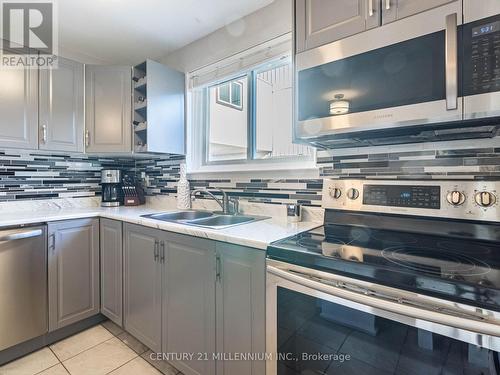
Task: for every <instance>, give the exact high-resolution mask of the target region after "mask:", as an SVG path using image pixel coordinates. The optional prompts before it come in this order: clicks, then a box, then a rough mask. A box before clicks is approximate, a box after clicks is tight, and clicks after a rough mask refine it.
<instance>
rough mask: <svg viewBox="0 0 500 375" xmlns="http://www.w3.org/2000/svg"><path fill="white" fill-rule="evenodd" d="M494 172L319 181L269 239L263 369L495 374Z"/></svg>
mask: <svg viewBox="0 0 500 375" xmlns="http://www.w3.org/2000/svg"><path fill="white" fill-rule="evenodd" d="M499 200H500V183H497V182H488V181H484V182H483V181H481V182H478V181H465V182H456V181H455V182H453V181H450V182H441V181H439V182H438V181H423V182H414V181H380V180H377V181H368V180H365V181H359V180H340V181H339V180H337V181H333V180H326V181H325V183H324V189H323V207H324V208H325V209H326V210H325V220H324V225H323V226H322V227H319V228H317V229H314V230H311V231H308V232H305V233H302V234H299V235H296V236H293V237H290V238H287V239H284V240H281V241H278V242H275V243H273V244H271V245H270V246H269V247H268V250H267V254H268V261H267V352H268V353H276V355H275V356H273V357H272V358H270V359H269V361H268V363H267V375H274V374H280V375H284V374H405V375H406V374H485V375H486V374H500V363H499V354H498V352H499V351H500V223H499V221H500V209H499Z"/></svg>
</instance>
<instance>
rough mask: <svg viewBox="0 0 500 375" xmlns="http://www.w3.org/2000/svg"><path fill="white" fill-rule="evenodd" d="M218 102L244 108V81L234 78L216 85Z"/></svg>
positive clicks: (240, 108) (239, 108)
mask: <svg viewBox="0 0 500 375" xmlns="http://www.w3.org/2000/svg"><path fill="white" fill-rule="evenodd" d="M216 90H217V100H216V101H217V104H221V105H225V106H228V107H231V108H235V109H238V110H240V111H242V110H243V102H242V100H241V99H242V93H243V82H242V81H241V80H233V81H229V82H225V83H221V84H220V85H218V86H217V87H216Z"/></svg>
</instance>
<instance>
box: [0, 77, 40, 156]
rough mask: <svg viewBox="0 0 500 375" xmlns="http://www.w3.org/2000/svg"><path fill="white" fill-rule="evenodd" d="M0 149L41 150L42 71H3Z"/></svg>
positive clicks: (0, 92)
mask: <svg viewBox="0 0 500 375" xmlns="http://www.w3.org/2000/svg"><path fill="white" fill-rule="evenodd" d="M0 114H1V116H0V147H2V148H25V149H32V150H35V149H38V71H37V70H36V69H25V70H17V69H0Z"/></svg>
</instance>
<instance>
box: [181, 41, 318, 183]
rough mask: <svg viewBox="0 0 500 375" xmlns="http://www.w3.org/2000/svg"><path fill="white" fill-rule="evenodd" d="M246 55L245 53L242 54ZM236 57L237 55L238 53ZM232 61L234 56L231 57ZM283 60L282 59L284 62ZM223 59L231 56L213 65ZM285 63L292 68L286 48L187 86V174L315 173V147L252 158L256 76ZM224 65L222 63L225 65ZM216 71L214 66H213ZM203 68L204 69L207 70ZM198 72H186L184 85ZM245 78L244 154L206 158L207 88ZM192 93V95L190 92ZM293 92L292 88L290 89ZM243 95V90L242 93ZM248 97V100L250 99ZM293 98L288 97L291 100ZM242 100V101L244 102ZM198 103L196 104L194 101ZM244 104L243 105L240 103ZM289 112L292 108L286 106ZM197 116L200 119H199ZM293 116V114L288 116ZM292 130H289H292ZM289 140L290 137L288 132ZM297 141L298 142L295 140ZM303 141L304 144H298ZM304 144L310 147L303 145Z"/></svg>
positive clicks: (207, 147)
mask: <svg viewBox="0 0 500 375" xmlns="http://www.w3.org/2000/svg"><path fill="white" fill-rule="evenodd" d="M255 49H257V50H260V51H264V49H263V47H262V46H259V47H256V48H255ZM245 54H246V53H245ZM238 56H239V55H238ZM232 59H233V61H234V59H235V57H233V58H232ZM285 60H286V61H285ZM226 61H229V63H228V64H227V65H230V64H231V58H227V59H225V60H222V61H219V62H218V63H217V64H220V65H221V66H225V65H224V64H225V63H226ZM285 64H291V67H292V69H293V64H294V61H293V58H292V55H291V51H290V50H287V51H285V50H283V51H282V52H281V53H280V54H276V55H274V56H273V57H272V58H268V59H265V60H262V61H260V62H258V63H256V64H253V65H251V66H248V67H247V68H246V69H245V70H243V71H238V72H234V73H232V74H228V75H227V76H225V77H221V79H220V80H218V81H214V82H212V83H209V84H208V85H206V86H205V87H203V86H201V87H196V86H194V87H192V89H187V93H186V94H187V95H186V98H187V100H186V108H187V150H188V152H187V155H186V159H187V168H188V173H189V174H191V175H205V176H206V174H210V173H216V172H217V173H220V172H223V173H246V172H252V173H254V172H257V173H259V172H261V173H260V174H262V175H267V174H268V173H272V171H282V172H285V173H286V175H289V171H294V172H295V173H298V174H300V175H316V174H317V170H318V169H317V166H316V149H314V148H311V152H310V154H309V155H297V156H283V157H274V158H260V159H257V158H255V153H256V147H255V146H256V145H255V142H256V131H257V127H256V124H255V120H254V119H255V110H256V101H255V95H256V78H257V74H258V73H260V72H261V71H266V70H269V69H272V68H276V67H279V66H282V65H285ZM227 65H226V66H227ZM214 69H215V70H216V71H217V69H218V68H214ZM207 70H208V69H207V68H204V71H207ZM200 74H202V73H200V71H193V72H190V73H188V74H186V83H187V84H186V87H187V88H188V87H189V85H190V83H191V80H192V79H193V78H195V77H198V76H199V75H200ZM245 76H246V77H247V79H248V84H247V90H246V95H247V97H246V99H247V100H246V101H245V102H246V103H248V107H247V108H248V122H247V156H246V158H245V159H235V160H218V161H210V160H209V154H208V151H209V139H210V138H209V135H210V133H209V131H210V130H209V128H210V126H208V124H209V118H210V113H209V108H210V95H209V88H210V87H213V86H215V85H217V84H220V83H223V82H228V81H233V80H235V79H238V78H240V77H245ZM294 84H295V82H294V78H292V87H293V85H294ZM195 92H196V94H194V93H195ZM292 92H293V90H292ZM242 94H243V96H244V92H242ZM195 95H196V96H197V99H196V102H197V103H200V102H201V107H202V108H200V113H198V114H195V113H194V110H193V102H194V97H195ZM198 95H199V96H198ZM250 99H251V100H250ZM294 100H295V99H294V98H292V102H293V101H294ZM245 102H243V103H245ZM198 105H199V104H198ZM243 105H244V104H243ZM290 110H291V111H292V113H293V109H290ZM201 118H202V119H203V120H201ZM292 118H293V116H292ZM293 121H294V120H292V122H291V123H290V127H293ZM292 131H293V130H292ZM292 140H294V137H293V134H292ZM299 144H300V143H299ZM302 144H304V143H302ZM304 145H305V146H310V145H308V144H304Z"/></svg>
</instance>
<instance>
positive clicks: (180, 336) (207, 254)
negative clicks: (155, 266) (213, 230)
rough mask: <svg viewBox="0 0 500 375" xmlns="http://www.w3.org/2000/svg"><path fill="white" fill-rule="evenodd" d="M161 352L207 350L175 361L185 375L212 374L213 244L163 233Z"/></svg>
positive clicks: (213, 339)
mask: <svg viewBox="0 0 500 375" xmlns="http://www.w3.org/2000/svg"><path fill="white" fill-rule="evenodd" d="M162 241H164V242H162V244H163V243H164V244H165V245H164V246H165V247H166V259H165V262H164V263H165V271H166V272H165V273H164V309H163V322H164V325H163V348H162V350H163V352H165V353H207V358H205V357H202V358H198V356H197V355H196V354H195V358H194V359H193V360H191V361H189V360H176V361H172V364H173V365H174V366H175V367H177V368H178V369H179V370H181V371H182V372H183V373H184V374H186V375H215V373H216V372H215V361H213V360H212V353H215V243H214V242H213V241H209V240H204V239H200V238H196V237H189V236H183V235H176V234H169V233H165V237H164V239H163V240H162Z"/></svg>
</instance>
